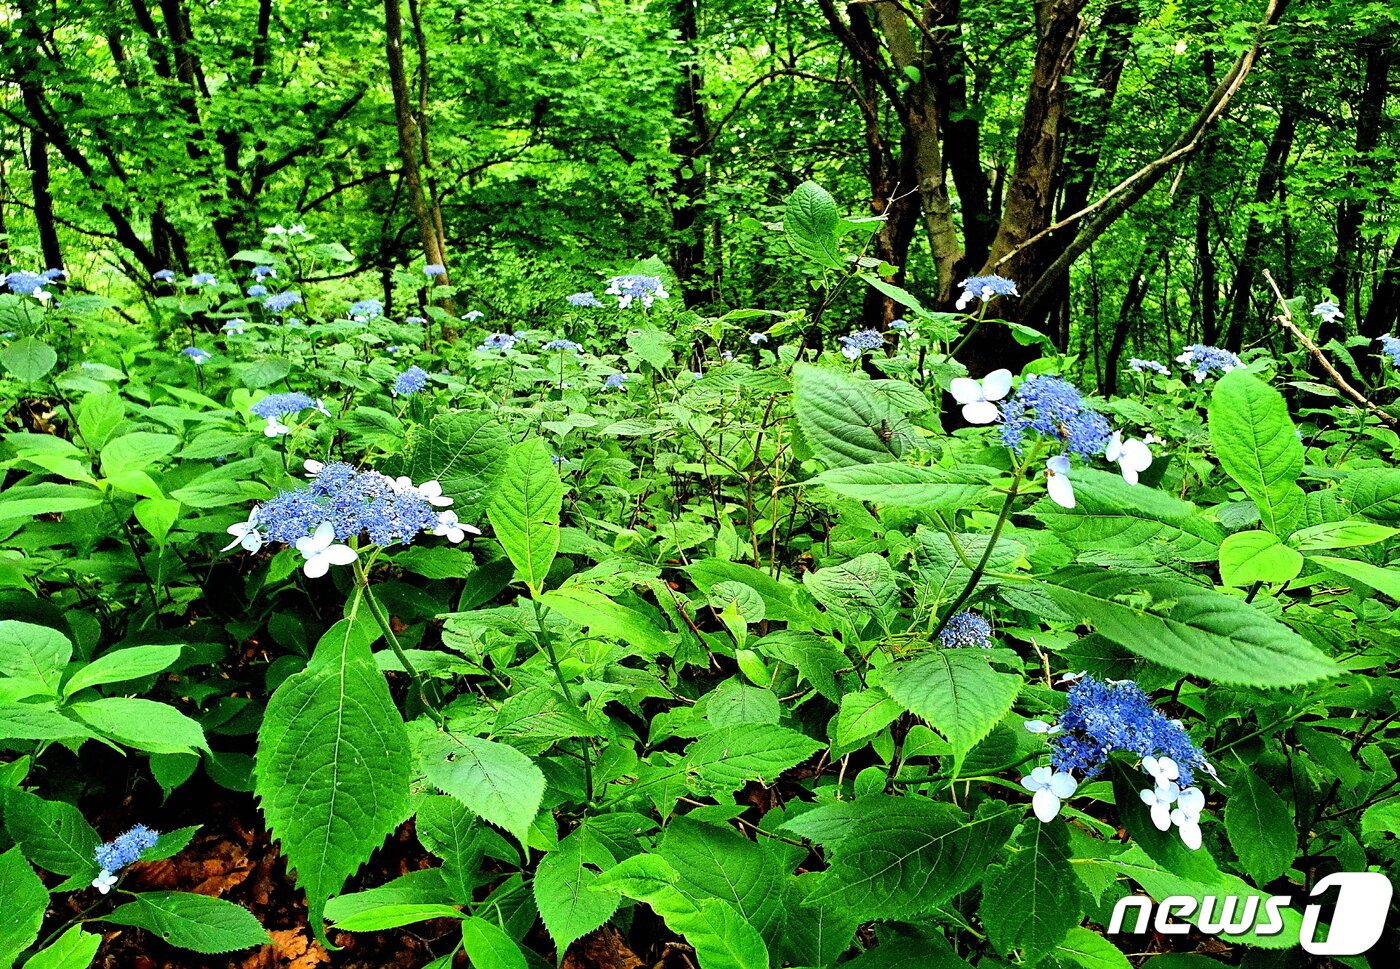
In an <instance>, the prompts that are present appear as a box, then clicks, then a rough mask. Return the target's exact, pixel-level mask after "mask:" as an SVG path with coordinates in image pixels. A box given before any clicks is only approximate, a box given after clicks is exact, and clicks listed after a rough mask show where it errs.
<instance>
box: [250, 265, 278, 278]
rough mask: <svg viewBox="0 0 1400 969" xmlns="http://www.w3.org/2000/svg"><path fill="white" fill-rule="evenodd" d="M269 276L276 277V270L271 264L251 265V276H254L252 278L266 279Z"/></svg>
mask: <svg viewBox="0 0 1400 969" xmlns="http://www.w3.org/2000/svg"><path fill="white" fill-rule="evenodd" d="M269 277H270V278H272V279H276V278H277V270H276V269H274V268H273V267H271V266H254V267H253V278H254V279H257V280H263V279H267V278H269Z"/></svg>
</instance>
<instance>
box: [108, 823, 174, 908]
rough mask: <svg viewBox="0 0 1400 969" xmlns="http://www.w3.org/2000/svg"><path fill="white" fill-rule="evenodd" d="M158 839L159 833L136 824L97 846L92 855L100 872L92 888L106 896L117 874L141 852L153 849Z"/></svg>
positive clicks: (136, 859)
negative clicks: (99, 867)
mask: <svg viewBox="0 0 1400 969" xmlns="http://www.w3.org/2000/svg"><path fill="white" fill-rule="evenodd" d="M159 839H160V832H159V831H153V830H151V829H150V828H148V827H146V826H145V825H144V824H138V825H137V826H136V827H134V828H132V829H131V830H130V831H127V832H126V833H125V834H120V835H117V837H116V839H115V840H113V841H108V842H107V843H106V844H100V845H98V846H97V849H96V851H95V852H94V855H95V856H96V859H97V863H98V865H100V866H101V867H102V871H101V873H100V874H98V876H97V877H96V878H94V879H93V880H92V887H93V888H95V889H97V890H98V891H99V892H101V893H102V894H103V895H106V894H107V893H108V892H110V891H111V890H112V886H113V885H115V884H116V883H117V872H118V871H120V870H121V869H123V868H125V867H126V866H127V865H130V864H132V863H134V862H136V861H138V860H139V859H140V857H141V852H143V851H145V850H146V849H147V848H150V847H153V846H154V845H155V843H156V842H157V841H158V840H159Z"/></svg>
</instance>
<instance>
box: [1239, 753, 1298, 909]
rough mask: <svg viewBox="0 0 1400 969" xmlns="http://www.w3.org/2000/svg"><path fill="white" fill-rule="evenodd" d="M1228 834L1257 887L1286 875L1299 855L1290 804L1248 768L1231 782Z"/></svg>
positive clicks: (1243, 769)
mask: <svg viewBox="0 0 1400 969" xmlns="http://www.w3.org/2000/svg"><path fill="white" fill-rule="evenodd" d="M1225 831H1226V833H1227V834H1229V836H1230V846H1231V847H1232V848H1234V849H1235V854H1237V855H1239V857H1240V863H1241V864H1242V865H1243V866H1244V870H1245V871H1247V872H1248V873H1249V877H1250V878H1253V879H1254V883H1255V884H1256V885H1267V884H1268V883H1269V882H1271V881H1273V880H1274V879H1275V878H1277V877H1278V876H1279V875H1282V874H1283V873H1284V872H1285V871H1286V870H1287V869H1288V866H1289V865H1290V864H1292V862H1293V859H1294V857H1295V856H1296V855H1297V854H1298V829H1297V828H1295V827H1294V826H1293V820H1292V817H1291V816H1290V811H1289V808H1288V804H1287V803H1285V802H1284V800H1283V798H1281V797H1279V795H1278V792H1277V791H1275V790H1274V789H1273V787H1272V786H1271V785H1269V784H1267V783H1265V781H1264V780H1263V779H1262V778H1261V777H1260V776H1259V775H1258V774H1256V773H1254V772H1253V771H1252V770H1250V769H1249V768H1248V767H1244V766H1241V767H1240V768H1239V770H1237V771H1235V774H1234V776H1233V777H1232V778H1231V779H1230V796H1229V797H1227V798H1226V799H1225Z"/></svg>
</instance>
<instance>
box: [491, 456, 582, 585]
mask: <svg viewBox="0 0 1400 969" xmlns="http://www.w3.org/2000/svg"><path fill="white" fill-rule="evenodd" d="M563 503H564V486H563V484H562V483H561V482H560V481H559V472H558V470H557V469H556V468H555V467H554V464H553V463H552V462H551V461H550V460H549V449H548V448H547V447H545V444H544V440H543V439H542V438H538V437H531V438H527V439H526V440H525V441H522V442H521V443H520V444H517V445H515V446H514V447H512V448H511V449H510V450H509V451H508V452H507V453H506V456H505V458H504V460H503V462H502V465H501V469H500V473H499V474H498V475H497V476H496V482H495V486H494V488H493V490H492V495H491V503H490V505H489V507H488V508H487V512H486V514H487V517H488V518H490V520H491V527H492V528H494V529H495V531H496V538H497V540H498V541H500V543H501V547H502V548H504V549H505V551H506V555H507V556H509V558H510V560H511V563H512V564H513V565H514V566H515V568H516V571H518V572H519V573H520V576H521V578H523V579H524V580H525V584H526V585H528V586H529V587H530V589H531V590H532V591H534V592H538V591H540V589H541V588H542V587H543V585H544V579H545V576H546V575H548V574H549V567H550V565H552V564H553V563H554V556H555V554H556V553H557V552H558V551H559V512H560V509H561V508H562V507H563Z"/></svg>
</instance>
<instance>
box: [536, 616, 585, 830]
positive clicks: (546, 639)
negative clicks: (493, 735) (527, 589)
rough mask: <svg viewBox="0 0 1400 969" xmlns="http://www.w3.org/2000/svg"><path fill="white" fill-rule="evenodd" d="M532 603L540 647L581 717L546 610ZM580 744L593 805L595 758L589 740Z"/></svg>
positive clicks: (579, 740) (579, 741)
mask: <svg viewBox="0 0 1400 969" xmlns="http://www.w3.org/2000/svg"><path fill="white" fill-rule="evenodd" d="M530 601H531V602H532V603H534V606H535V622H536V623H538V625H539V627H540V645H541V646H543V647H544V654H545V656H546V657H547V658H548V659H549V665H550V667H551V668H552V669H553V670H554V678H555V679H556V680H558V681H559V689H560V690H562V691H563V693H564V699H565V700H566V701H568V704H569V706H571V707H573V708H574V710H575V711H577V712H578V714H579V715H580V716H582V715H583V709H582V708H581V707H580V706H579V705H578V702H577V701H576V700H575V699H574V693H573V691H572V690H570V689H569V682H568V680H566V679H565V678H564V668H563V667H562V666H560V665H559V655H558V654H557V653H556V652H555V651H554V636H553V634H551V633H550V632H549V631H548V630H547V629H546V628H545V625H544V608H543V607H542V606H541V605H540V603H539V600H538V599H531V600H530ZM578 744H579V756H580V757H581V758H582V760H583V788H584V793H585V796H586V799H587V801H588V803H589V804H592V803H593V757H592V755H591V753H590V752H589V749H588V738H586V737H580V738H579V739H578Z"/></svg>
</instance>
